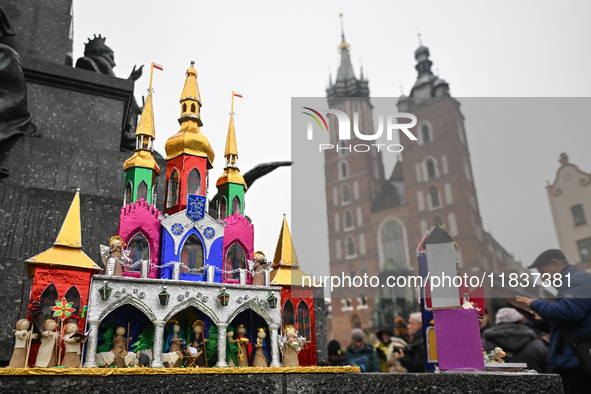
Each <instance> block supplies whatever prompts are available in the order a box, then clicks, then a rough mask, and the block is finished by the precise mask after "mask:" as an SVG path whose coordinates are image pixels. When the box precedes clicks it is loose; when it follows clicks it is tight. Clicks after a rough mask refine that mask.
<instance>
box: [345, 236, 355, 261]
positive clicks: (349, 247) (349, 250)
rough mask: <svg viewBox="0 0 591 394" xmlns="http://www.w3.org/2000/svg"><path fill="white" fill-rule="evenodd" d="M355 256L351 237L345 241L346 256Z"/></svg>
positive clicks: (353, 242)
mask: <svg viewBox="0 0 591 394" xmlns="http://www.w3.org/2000/svg"><path fill="white" fill-rule="evenodd" d="M355 254H356V250H355V241H354V240H353V237H349V238H348V239H347V256H349V257H350V256H355Z"/></svg>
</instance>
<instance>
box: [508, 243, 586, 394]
mask: <svg viewBox="0 0 591 394" xmlns="http://www.w3.org/2000/svg"><path fill="white" fill-rule="evenodd" d="M529 268H530V269H531V268H537V269H538V271H539V272H540V273H541V274H542V275H544V274H550V275H551V278H552V281H551V283H552V285H553V286H554V287H556V288H557V289H558V293H557V295H556V301H555V302H551V301H545V300H534V299H531V298H525V297H518V298H517V301H519V302H522V303H524V304H526V305H528V306H529V307H530V308H531V309H532V310H533V311H534V312H535V313H537V314H538V315H539V316H540V317H541V319H542V323H543V324H545V325H546V326H547V327H549V328H550V349H549V351H548V358H549V359H550V367H551V368H552V370H553V371H554V372H556V373H558V374H560V377H561V378H562V384H563V386H564V391H565V393H566V394H569V393H583V392H588V390H589V388H590V387H591V376H589V375H586V374H585V371H584V370H583V368H582V367H581V364H580V362H579V359H578V358H577V356H576V354H575V352H574V350H573V349H572V348H571V347H570V346H569V345H568V344H567V343H566V340H565V338H564V337H563V335H562V333H561V332H560V326H559V325H562V326H563V327H564V328H565V330H566V332H567V333H568V334H569V335H570V337H571V339H573V340H576V339H577V338H581V337H584V336H589V335H591V275H589V273H588V272H586V271H583V270H580V269H579V267H577V266H574V265H569V264H568V261H567V260H566V257H565V256H564V253H562V252H561V251H560V250H558V249H550V250H546V251H545V252H543V253H542V254H540V255H539V256H538V258H536V260H535V261H534V263H533V264H532V265H530V266H529ZM556 274H559V275H557V276H559V278H560V279H561V281H557V280H554V279H555V275H556ZM544 331H546V332H548V331H547V329H544Z"/></svg>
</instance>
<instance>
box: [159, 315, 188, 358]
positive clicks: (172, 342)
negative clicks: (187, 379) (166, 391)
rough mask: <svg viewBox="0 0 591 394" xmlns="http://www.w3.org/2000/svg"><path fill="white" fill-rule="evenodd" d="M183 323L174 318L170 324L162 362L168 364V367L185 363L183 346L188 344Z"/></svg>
mask: <svg viewBox="0 0 591 394" xmlns="http://www.w3.org/2000/svg"><path fill="white" fill-rule="evenodd" d="M180 331H181V325H180V324H179V322H177V321H176V320H173V321H172V322H171V324H170V325H169V326H168V336H167V338H166V341H165V342H164V348H163V349H162V362H163V363H167V364H168V368H178V367H180V366H182V365H183V362H184V361H183V359H184V354H183V348H184V347H185V346H186V344H187V341H185V340H184V339H183V338H182V336H181V334H179V333H180Z"/></svg>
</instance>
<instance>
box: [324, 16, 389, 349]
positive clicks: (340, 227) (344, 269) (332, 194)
mask: <svg viewBox="0 0 591 394" xmlns="http://www.w3.org/2000/svg"><path fill="white" fill-rule="evenodd" d="M341 18H342V15H341ZM341 22H342V19H341ZM341 28H342V26H341ZM338 50H339V52H340V57H341V59H340V60H341V63H340V67H339V69H338V72H337V76H336V80H335V81H334V82H333V81H332V78H330V80H329V86H328V88H327V89H326V95H327V100H328V105H329V108H330V109H337V110H341V111H343V112H345V113H346V114H347V115H348V116H349V119H351V121H353V120H354V118H355V114H357V116H358V125H359V130H360V132H361V133H364V134H365V133H367V134H373V133H374V125H373V115H372V111H373V106H372V104H371V103H370V97H369V86H368V81H367V79H365V77H364V76H363V70H360V73H359V78H358V77H357V76H356V75H355V72H354V69H353V66H352V64H351V57H350V51H351V46H350V45H349V43H347V42H346V41H345V34H344V32H343V31H342V32H341V43H340V44H339V46H338ZM329 122H330V124H329V130H330V141H331V142H330V143H331V144H332V145H334V146H335V149H330V150H325V151H324V170H325V180H326V200H327V201H326V206H327V221H328V238H329V250H330V274H331V275H338V276H341V275H342V274H345V275H346V276H355V275H360V276H363V274H364V273H367V274H368V275H377V273H378V272H377V271H378V267H377V259H376V257H375V256H374V254H376V252H375V247H372V245H373V244H375V240H374V235H373V233H374V232H373V230H372V228H371V226H372V224H371V221H370V212H371V210H372V201H373V200H374V199H375V198H376V196H377V195H378V193H379V192H380V190H381V187H382V183H383V180H384V170H383V163H382V153H381V152H377V150H375V149H372V150H371V151H370V152H355V151H353V150H352V148H351V147H352V146H354V145H356V144H360V143H361V144H363V143H366V142H367V141H362V140H360V139H358V138H357V137H356V136H355V135H352V139H351V140H347V141H344V140H338V121H337V118H336V116H334V115H329ZM336 147H338V149H336ZM331 296H332V298H333V315H332V316H333V327H337V326H339V327H342V329H341V330H340V331H342V332H341V333H340V334H342V335H340V334H339V332H337V331H338V330H337V331H335V339H338V340H341V341H344V340H348V339H350V337H348V336H349V335H350V330H351V328H365V327H366V325H365V324H362V323H361V322H362V321H368V319H369V318H370V316H365V315H366V313H365V312H371V310H372V309H373V303H374V299H373V298H369V297H367V294H363V289H356V288H346V287H345V288H339V289H336V290H335V291H334V292H333V293H332V295H331ZM350 300H359V301H358V302H355V304H356V305H353V303H352V302H350ZM357 304H358V305H357ZM356 308H358V309H359V310H360V313H357V311H356ZM349 312H351V313H349ZM361 312H362V313H361Z"/></svg>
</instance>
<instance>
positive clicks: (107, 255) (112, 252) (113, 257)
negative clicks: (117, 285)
mask: <svg viewBox="0 0 591 394" xmlns="http://www.w3.org/2000/svg"><path fill="white" fill-rule="evenodd" d="M125 245H126V244H125V242H123V240H122V239H121V237H119V236H115V237H111V239H110V240H109V246H105V245H101V246H100V250H101V258H102V260H103V264H104V265H105V270H106V275H110V276H123V267H124V266H125V265H126V264H129V263H131V258H130V257H129V256H130V254H131V251H130V250H124V249H123V247H124V246H125Z"/></svg>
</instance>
